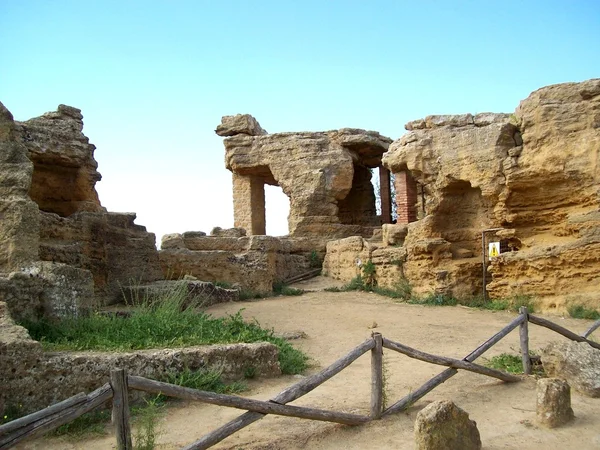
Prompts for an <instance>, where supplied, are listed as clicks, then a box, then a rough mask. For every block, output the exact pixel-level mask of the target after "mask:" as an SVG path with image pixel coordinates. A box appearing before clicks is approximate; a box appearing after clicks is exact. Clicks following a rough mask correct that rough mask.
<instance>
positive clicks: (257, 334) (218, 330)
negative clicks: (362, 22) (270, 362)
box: [20, 296, 308, 374]
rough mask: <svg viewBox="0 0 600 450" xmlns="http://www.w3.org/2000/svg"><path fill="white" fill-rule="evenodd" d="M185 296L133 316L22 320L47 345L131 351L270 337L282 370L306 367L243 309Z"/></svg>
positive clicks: (292, 350)
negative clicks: (202, 304) (229, 311)
mask: <svg viewBox="0 0 600 450" xmlns="http://www.w3.org/2000/svg"><path fill="white" fill-rule="evenodd" d="M185 300H186V299H185V296H181V297H169V298H167V299H166V300H165V301H162V302H161V301H157V300H154V301H153V302H152V303H151V304H149V303H143V304H141V305H138V306H136V307H133V309H132V313H131V315H130V316H129V317H127V318H123V317H117V316H107V315H102V314H92V315H90V316H88V317H78V318H66V319H63V320H61V321H60V322H54V321H50V320H47V319H42V320H39V321H35V322H22V323H21V324H20V325H23V326H24V327H25V328H27V330H28V331H29V333H30V335H31V337H32V338H33V339H35V340H38V341H40V342H41V343H42V345H43V347H44V349H46V350H74V351H82V350H103V351H131V350H141V349H149V348H173V347H187V346H194V345H205V344H233V343H251V342H271V343H272V344H274V345H276V346H277V347H279V363H280V365H281V368H282V371H283V373H288V374H290V373H291V374H296V373H300V372H302V371H303V370H304V369H305V368H306V367H307V360H308V357H307V356H306V355H304V354H303V353H302V352H300V351H299V350H297V349H295V348H294V347H292V346H291V345H290V344H289V343H288V342H287V341H285V340H284V339H281V338H277V337H275V336H274V335H273V330H268V329H264V328H262V327H261V326H260V325H259V324H258V322H256V321H255V322H245V321H244V320H243V318H242V316H241V311H238V312H237V313H236V314H235V315H230V316H228V317H224V318H215V317H212V316H210V315H209V314H206V313H204V312H197V311H196V310H195V309H194V308H192V307H184V305H185Z"/></svg>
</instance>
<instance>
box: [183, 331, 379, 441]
mask: <svg viewBox="0 0 600 450" xmlns="http://www.w3.org/2000/svg"><path fill="white" fill-rule="evenodd" d="M374 346H375V341H374V340H373V339H367V340H366V341H364V342H363V343H362V344H360V345H359V346H357V347H356V348H354V349H353V350H352V351H350V352H349V353H348V354H347V355H346V356H344V357H342V358H340V359H338V360H337V361H335V362H334V363H333V364H331V365H330V366H329V367H327V368H325V369H323V370H322V371H320V372H319V373H316V374H315V375H312V376H310V377H307V378H305V379H303V380H302V381H300V382H298V383H296V384H295V385H293V386H291V387H289V388H287V389H286V390H284V391H283V392H281V393H280V394H278V395H277V396H276V397H274V398H273V399H272V400H270V402H274V403H278V404H281V405H283V404H286V403H289V402H292V401H294V400H296V399H298V398H300V397H302V396H303V395H305V394H306V393H308V392H310V391H312V390H313V389H315V388H316V387H317V386H319V385H321V384H323V383H324V382H325V381H327V380H329V379H330V378H332V377H333V376H335V375H337V374H338V373H340V372H341V371H342V370H344V369H345V368H346V367H348V366H349V365H350V364H352V363H353V362H354V361H356V360H357V359H358V358H359V357H360V356H362V355H363V354H364V353H366V352H368V351H369V350H371V349H372V348H373V347H374ZM264 416H265V414H263V413H259V412H250V411H248V412H246V413H244V414H242V415H240V416H238V417H236V418H235V419H233V420H232V421H230V422H228V423H226V424H225V425H223V426H221V427H220V428H217V429H216V430H214V431H212V432H211V433H209V434H207V435H205V436H203V437H202V438H200V439H199V440H197V441H196V442H193V443H192V444H190V445H188V446H187V447H185V449H184V450H202V449H207V448H209V447H211V446H213V445H215V444H216V443H217V442H221V441H222V440H223V439H225V438H226V437H228V436H231V435H232V434H233V433H235V432H236V431H239V430H241V429H242V428H245V427H247V426H248V425H250V424H251V423H254V422H256V421H257V420H260V419H262V418H263V417H264Z"/></svg>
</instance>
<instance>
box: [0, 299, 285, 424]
mask: <svg viewBox="0 0 600 450" xmlns="http://www.w3.org/2000/svg"><path fill="white" fill-rule="evenodd" d="M123 320H126V319H123ZM278 356H279V350H278V348H277V347H276V346H275V345H273V344H270V343H266V342H262V343H255V344H228V345H208V346H200V347H188V348H181V349H163V350H143V351H137V352H110V353H108V352H44V351H43V350H42V347H41V344H40V343H39V342H36V341H34V340H32V339H31V338H30V337H29V335H28V334H27V331H26V330H25V329H24V328H22V327H20V326H17V325H15V324H14V322H13V321H12V319H11V318H10V316H9V315H8V314H7V308H6V304H5V303H3V302H0V385H2V389H0V414H2V413H4V411H5V409H6V408H9V407H11V406H12V407H17V406H18V408H19V412H20V413H23V414H27V413H30V412H33V411H36V410H38V409H42V408H45V407H46V406H48V405H50V404H53V403H56V402H59V401H61V400H64V399H66V398H68V397H70V396H73V395H75V394H77V393H79V392H85V393H88V392H91V391H93V390H94V389H96V388H98V387H100V386H102V385H103V384H104V383H106V382H108V380H109V376H110V371H111V370H112V369H115V368H124V369H126V370H127V372H128V373H129V374H131V375H138V376H143V377H147V378H152V379H161V378H164V376H165V375H167V374H177V373H180V372H181V371H183V370H186V369H189V370H199V369H207V368H209V369H214V370H219V371H221V372H222V373H223V377H224V378H225V379H230V380H231V379H241V378H243V376H244V371H245V370H246V369H248V368H253V369H254V370H255V372H256V374H257V376H263V377H270V376H277V375H280V374H281V369H280V367H279V362H278Z"/></svg>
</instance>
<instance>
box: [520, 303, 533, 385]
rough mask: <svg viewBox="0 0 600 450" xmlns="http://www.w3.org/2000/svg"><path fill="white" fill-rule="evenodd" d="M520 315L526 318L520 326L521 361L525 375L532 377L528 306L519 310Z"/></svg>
mask: <svg viewBox="0 0 600 450" xmlns="http://www.w3.org/2000/svg"><path fill="white" fill-rule="evenodd" d="M519 314H521V315H522V316H525V320H523V321H522V322H521V325H519V339H520V341H521V359H522V360H523V373H524V374H525V375H531V358H530V357H529V327H528V324H529V317H528V312H527V306H521V307H520V308H519Z"/></svg>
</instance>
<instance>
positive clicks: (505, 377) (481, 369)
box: [383, 338, 521, 383]
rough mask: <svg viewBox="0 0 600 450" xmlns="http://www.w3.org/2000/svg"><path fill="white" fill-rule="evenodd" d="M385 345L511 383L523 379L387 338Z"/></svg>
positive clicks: (426, 359) (405, 352)
mask: <svg viewBox="0 0 600 450" xmlns="http://www.w3.org/2000/svg"><path fill="white" fill-rule="evenodd" d="M383 346H384V347H385V348H387V349H390V350H394V351H396V352H399V353H402V354H404V355H406V356H409V357H410V358H414V359H418V360H420V361H426V362H429V363H432V364H437V365H440V366H448V367H452V368H454V369H463V370H468V371H469V372H475V373H479V374H481V375H487V376H488V377H493V378H498V379H499V380H502V381H507V382H509V383H514V382H516V381H521V378H519V377H518V376H516V375H511V374H510V373H507V372H502V371H501V370H496V369H491V368H489V367H485V366H480V365H479V364H473V363H471V362H468V361H464V360H462V361H461V360H459V359H454V358H447V357H445V356H437V355H432V354H430V353H425V352H422V351H420V350H416V349H414V348H412V347H408V346H407V345H403V344H400V343H398V342H394V341H390V340H389V339H386V338H383Z"/></svg>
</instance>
